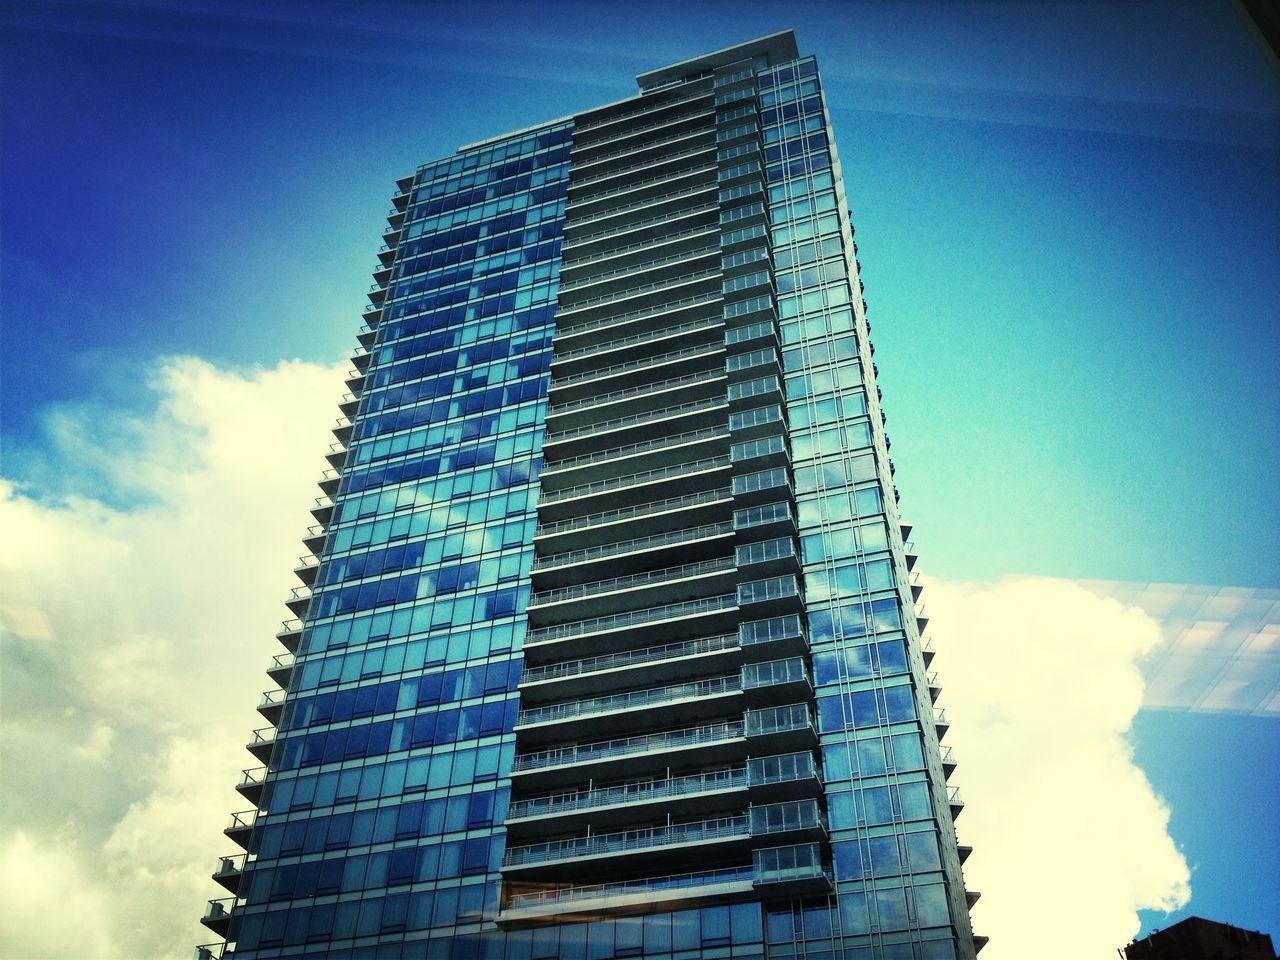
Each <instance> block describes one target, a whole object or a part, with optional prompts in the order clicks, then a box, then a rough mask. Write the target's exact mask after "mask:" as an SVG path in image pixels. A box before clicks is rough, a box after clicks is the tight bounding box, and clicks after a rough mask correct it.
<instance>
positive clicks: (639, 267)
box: [560, 243, 720, 309]
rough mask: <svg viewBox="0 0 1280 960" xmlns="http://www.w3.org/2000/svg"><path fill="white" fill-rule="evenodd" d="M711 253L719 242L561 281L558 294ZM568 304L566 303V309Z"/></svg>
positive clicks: (717, 251)
mask: <svg viewBox="0 0 1280 960" xmlns="http://www.w3.org/2000/svg"><path fill="white" fill-rule="evenodd" d="M713 253H714V254H719V253H720V244H718V243H717V244H715V245H713V246H707V247H698V248H697V249H696V250H689V251H688V252H686V253H680V254H674V255H668V256H665V257H656V258H655V259H653V260H646V261H645V262H644V263H637V264H634V265H632V266H627V267H619V268H618V269H616V270H610V271H608V272H606V273H597V274H594V275H592V276H590V277H583V278H582V279H581V280H575V281H573V282H572V283H563V284H561V285H560V294H561V296H563V295H564V294H566V293H573V291H575V290H580V289H582V288H583V287H589V286H591V285H592V284H596V283H602V282H604V281H605V280H616V279H617V278H618V277H625V276H630V275H631V274H633V273H647V272H648V271H650V270H653V269H656V268H657V267H668V266H671V265H672V264H676V263H684V262H686V261H688V260H692V259H693V258H695V257H705V256H708V255H710V254H713ZM568 306H570V305H569V304H566V309H567V308H568ZM573 306H576V304H573Z"/></svg>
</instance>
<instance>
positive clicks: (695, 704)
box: [515, 676, 742, 745]
mask: <svg viewBox="0 0 1280 960" xmlns="http://www.w3.org/2000/svg"><path fill="white" fill-rule="evenodd" d="M741 693H742V684H741V682H740V681H739V679H738V677H737V676H726V677H712V678H711V679H708V680H693V681H690V682H688V683H678V684H671V685H669V686H664V687H651V688H649V689H646V690H631V691H628V692H626V693H614V694H610V695H607V696H600V697H588V698H585V699H582V700H570V701H568V702H562V703H551V704H547V705H545V706H541V707H527V708H525V709H524V710H521V711H520V714H519V716H517V717H516V726H515V729H516V733H517V734H519V739H520V743H521V744H522V745H532V744H533V743H535V742H537V741H538V740H541V739H546V738H552V739H564V738H572V737H575V736H581V735H582V734H583V733H585V732H586V731H585V729H584V728H585V727H587V726H590V725H592V724H594V723H595V722H596V721H598V720H600V719H601V718H603V717H612V718H613V719H614V720H616V721H618V722H623V723H625V722H627V720H628V719H631V720H632V721H635V720H636V718H637V716H638V715H637V714H636V711H640V710H643V711H644V714H643V716H642V717H641V718H640V720H639V722H640V723H641V724H642V725H649V724H655V723H664V724H671V723H691V722H695V721H699V720H710V719H712V718H714V717H718V716H723V715H724V714H726V713H732V712H734V707H735V701H736V700H737V699H738V697H739V695H740V694H741Z"/></svg>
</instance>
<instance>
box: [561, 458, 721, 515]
mask: <svg viewBox="0 0 1280 960" xmlns="http://www.w3.org/2000/svg"><path fill="white" fill-rule="evenodd" d="M729 464H730V461H729V458H728V457H706V458H704V459H702V460H693V461H691V462H689V463H679V464H676V465H674V466H670V467H659V468H658V469H656V470H642V471H640V472H638V473H629V474H627V475H626V476H623V477H610V478H609V479H608V480H596V481H595V482H593V483H582V484H579V485H578V486H576V487H566V488H565V489H563V490H556V491H554V492H550V493H549V492H547V491H543V493H542V496H541V498H540V499H539V500H538V506H540V507H545V506H547V505H549V504H553V503H559V502H561V501H564V500H572V499H574V498H576V497H586V496H590V495H591V494H593V493H607V492H608V491H610V490H623V489H626V488H627V487H635V486H639V485H641V484H645V483H654V482H655V481H658V480H667V479H670V478H672V477H682V476H687V475H688V474H690V473H698V472H699V471H702V470H713V469H717V468H722V467H727V466H729Z"/></svg>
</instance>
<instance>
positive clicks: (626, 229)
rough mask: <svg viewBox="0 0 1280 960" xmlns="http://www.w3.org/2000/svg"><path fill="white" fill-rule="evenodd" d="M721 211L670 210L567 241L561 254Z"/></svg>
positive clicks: (706, 208) (713, 208)
mask: <svg viewBox="0 0 1280 960" xmlns="http://www.w3.org/2000/svg"><path fill="white" fill-rule="evenodd" d="M719 209H720V204H719V203H709V204H704V205H702V206H698V207H685V208H683V209H680V210H669V211H668V212H667V213H666V214H663V215H662V216H657V217H646V218H645V219H643V220H628V221H627V222H626V223H625V224H623V225H622V226H620V227H613V228H612V229H610V230H601V231H599V232H598V233H589V234H587V235H586V236H584V237H575V238H574V239H573V241H572V242H570V241H569V240H567V239H566V240H565V242H564V246H563V247H561V252H562V253H563V252H564V251H566V250H573V249H576V248H577V247H579V246H581V245H583V244H587V243H595V242H596V241H597V240H604V239H607V238H608V237H616V236H620V235H622V234H624V233H630V232H631V231H633V230H639V229H640V228H641V227H649V226H653V225H654V224H655V223H670V222H671V221H672V220H678V219H680V218H682V217H688V216H692V215H693V214H695V213H715V212H717V211H718V210H719Z"/></svg>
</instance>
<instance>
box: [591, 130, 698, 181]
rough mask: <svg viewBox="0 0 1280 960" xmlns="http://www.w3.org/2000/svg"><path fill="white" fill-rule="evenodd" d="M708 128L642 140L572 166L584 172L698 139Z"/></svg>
mask: <svg viewBox="0 0 1280 960" xmlns="http://www.w3.org/2000/svg"><path fill="white" fill-rule="evenodd" d="M711 132H712V130H711V128H710V127H706V128H704V129H702V130H682V131H681V132H680V133H677V134H673V135H672V136H669V137H655V138H654V139H652V140H644V141H642V142H640V143H632V144H628V145H627V146H625V147H623V148H621V149H619V150H612V151H610V152H609V153H602V154H600V155H599V156H597V157H591V158H590V159H588V160H577V159H575V160H574V166H575V167H578V168H579V169H583V170H585V169H586V168H587V167H590V166H594V165H595V164H597V163H607V162H608V161H610V160H616V159H617V158H618V157H625V156H627V155H628V154H631V153H639V152H641V151H642V150H653V149H655V148H657V147H665V146H667V145H668V144H672V143H679V142H680V141H681V140H688V139H690V138H691V137H700V136H704V135H706V134H709V133H711Z"/></svg>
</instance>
